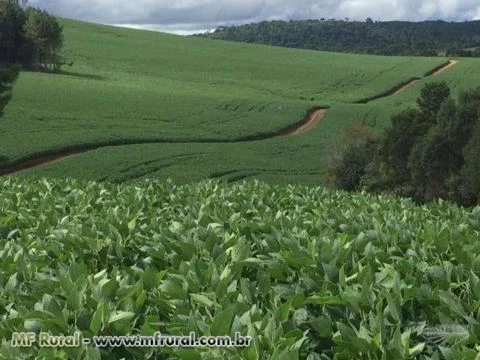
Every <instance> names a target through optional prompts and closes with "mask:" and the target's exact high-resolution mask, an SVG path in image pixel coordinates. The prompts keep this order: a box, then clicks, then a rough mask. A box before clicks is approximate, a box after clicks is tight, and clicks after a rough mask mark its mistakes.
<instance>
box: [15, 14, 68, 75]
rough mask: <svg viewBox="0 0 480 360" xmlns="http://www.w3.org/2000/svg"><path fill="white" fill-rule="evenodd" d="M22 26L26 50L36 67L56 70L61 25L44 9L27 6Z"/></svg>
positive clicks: (58, 58)
mask: <svg viewBox="0 0 480 360" xmlns="http://www.w3.org/2000/svg"><path fill="white" fill-rule="evenodd" d="M26 14H27V19H26V21H25V24H24V26H23V31H24V34H25V39H26V40H27V50H26V51H27V52H28V54H29V57H30V58H31V59H32V65H33V66H34V67H35V68H36V69H40V68H42V69H46V70H57V69H58V67H59V66H60V64H61V55H60V50H61V48H62V46H63V35H62V31H63V29H62V27H61V26H60V25H59V24H58V22H57V20H56V19H55V17H53V16H51V15H49V14H48V13H47V12H45V11H41V10H38V9H32V8H29V9H28V10H27V12H26Z"/></svg>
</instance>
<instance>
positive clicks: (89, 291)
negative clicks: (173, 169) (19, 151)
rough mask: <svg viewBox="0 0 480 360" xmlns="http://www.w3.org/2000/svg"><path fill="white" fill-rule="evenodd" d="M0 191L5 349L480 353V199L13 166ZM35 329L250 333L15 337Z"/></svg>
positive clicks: (39, 352) (240, 355)
mask: <svg viewBox="0 0 480 360" xmlns="http://www.w3.org/2000/svg"><path fill="white" fill-rule="evenodd" d="M0 203H1V204H2V205H1V206H2V212H1V213H0V255H1V257H2V261H1V263H0V339H2V340H1V343H0V358H15V359H27V358H35V359H38V358H46V359H54V358H62V359H63V358H87V353H88V354H89V357H88V358H95V359H98V358H102V359H122V358H128V359H130V358H136V359H155V358H157V359H166V358H169V359H192V358H196V359H224V358H228V359H259V358H262V359H279V358H284V359H307V358H309V359H312V358H322V359H326V360H328V359H379V360H380V359H412V358H415V359H419V360H429V359H442V360H443V359H472V360H474V359H475V357H476V355H477V351H478V350H477V349H478V346H479V345H480V340H479V336H480V334H479V322H478V318H477V312H478V304H477V299H478V297H479V296H480V293H479V290H478V289H479V288H480V279H479V278H478V276H477V275H476V274H477V272H478V268H479V266H480V262H479V257H478V255H477V254H478V253H479V252H480V244H479V242H478V241H477V237H478V232H479V231H480V223H479V221H478V219H479V215H480V214H479V209H478V208H475V209H472V210H465V209H462V208H458V207H456V206H454V205H451V204H446V203H443V202H437V203H432V204H430V205H428V206H422V207H416V206H415V205H414V204H413V203H412V202H411V201H408V200H401V199H395V198H391V197H385V196H371V195H362V194H347V193H343V192H330V191H327V190H325V189H323V188H319V187H302V186H282V187H280V186H268V185H265V184H263V183H260V182H247V183H240V184H235V185H231V186H227V185H221V184H218V183H215V182H202V183H199V184H195V185H189V186H177V185H173V184H172V183H171V182H155V181H153V182H152V181H144V182H141V183H137V184H135V185H111V184H108V183H96V182H81V181H77V180H54V181H52V180H45V179H37V180H25V179H22V180H20V179H13V178H10V179H5V178H4V179H2V180H1V181H0ZM339 209H341V211H339ZM451 239H455V243H454V244H453V243H452V241H451ZM28 330H32V331H47V332H50V333H51V334H53V335H60V334H65V335H70V334H72V333H73V332H74V331H79V332H81V333H82V335H83V336H84V337H92V336H93V335H134V334H135V335H137V334H143V335H152V334H153V333H154V332H155V331H161V332H162V333H163V334H169V335H182V334H188V333H190V331H195V332H197V333H198V334H199V335H210V334H222V335H223V334H233V333H234V332H236V331H239V332H240V333H241V334H243V335H251V336H252V337H253V338H254V345H253V346H251V347H250V348H247V349H240V348H238V349H211V350H206V349H196V348H194V349H174V348H162V349H151V348H103V349H94V348H92V347H83V346H82V347H80V348H71V349H68V348H61V349H49V348H42V349H40V348H38V347H35V346H34V347H31V348H21V349H18V348H13V347H11V346H10V339H11V336H12V333H13V332H14V331H28ZM187 350H188V351H187Z"/></svg>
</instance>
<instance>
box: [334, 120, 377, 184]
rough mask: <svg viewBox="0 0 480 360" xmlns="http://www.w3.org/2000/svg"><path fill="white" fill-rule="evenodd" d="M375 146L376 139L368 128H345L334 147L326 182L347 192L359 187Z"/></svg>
mask: <svg viewBox="0 0 480 360" xmlns="http://www.w3.org/2000/svg"><path fill="white" fill-rule="evenodd" d="M376 146H377V137H376V135H375V134H374V133H373V132H372V130H370V129H369V128H368V127H365V126H362V125H358V126H353V127H349V128H347V129H346V130H345V131H344V133H343V134H342V135H341V137H340V138H339V139H338V141H337V143H336V144H335V145H334V156H333V164H332V167H331V169H330V173H329V176H328V182H329V183H330V184H331V185H333V186H334V187H336V188H338V189H343V190H347V191H352V190H356V189H358V188H359V187H360V185H361V183H362V180H363V178H364V176H365V174H366V169H367V165H368V164H369V163H370V162H371V160H372V157H373V154H374V152H375V149H376Z"/></svg>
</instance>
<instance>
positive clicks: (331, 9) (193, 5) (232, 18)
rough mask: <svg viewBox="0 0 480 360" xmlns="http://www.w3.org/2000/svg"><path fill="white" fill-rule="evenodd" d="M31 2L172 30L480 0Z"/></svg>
mask: <svg viewBox="0 0 480 360" xmlns="http://www.w3.org/2000/svg"><path fill="white" fill-rule="evenodd" d="M30 4H31V5H33V6H38V7H41V8H44V9H46V10H48V11H49V12H51V13H53V14H55V15H59V16H64V17H69V18H75V19H80V20H87V21H94V22H100V23H105V24H132V25H135V26H137V27H138V26H140V27H142V28H146V27H148V28H152V29H155V28H156V29H161V30H163V29H170V30H172V29H173V30H172V31H179V30H185V31H194V30H200V29H211V28H215V27H216V26H219V25H224V24H225V25H226V24H237V23H238V24H241V23H248V22H255V21H260V20H272V19H283V20H288V19H312V18H322V17H323V18H337V19H344V18H346V17H348V18H350V19H352V20H364V19H365V18H367V17H371V18H372V19H374V20H413V21H419V20H431V19H443V20H459V21H463V20H473V19H479V18H480V6H479V0H295V1H291V0H173V1H172V0H137V1H131V0H91V1H86V0H31V1H30ZM180 25H181V26H183V28H182V29H180V28H179V26H180ZM194 28H195V29H194Z"/></svg>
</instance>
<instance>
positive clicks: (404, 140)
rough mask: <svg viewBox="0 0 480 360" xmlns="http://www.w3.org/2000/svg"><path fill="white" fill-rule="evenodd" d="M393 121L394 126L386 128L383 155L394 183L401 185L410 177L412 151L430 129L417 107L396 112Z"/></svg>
mask: <svg viewBox="0 0 480 360" xmlns="http://www.w3.org/2000/svg"><path fill="white" fill-rule="evenodd" d="M391 121H392V127H391V128H388V129H386V130H385V137H384V140H383V144H382V150H381V155H382V158H383V161H384V162H385V163H386V164H387V167H388V172H389V177H390V178H391V180H392V183H393V184H397V185H400V184H402V183H404V182H406V181H408V179H409V178H410V175H409V173H408V170H407V164H408V159H409V156H410V152H411V151H412V148H413V146H414V144H415V143H416V142H417V140H418V138H421V137H422V136H423V135H425V134H426V133H427V131H428V130H429V123H427V122H425V121H424V118H423V117H422V114H421V112H419V111H418V110H416V109H409V110H406V111H404V112H401V113H399V114H396V115H394V116H392V120H391Z"/></svg>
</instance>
